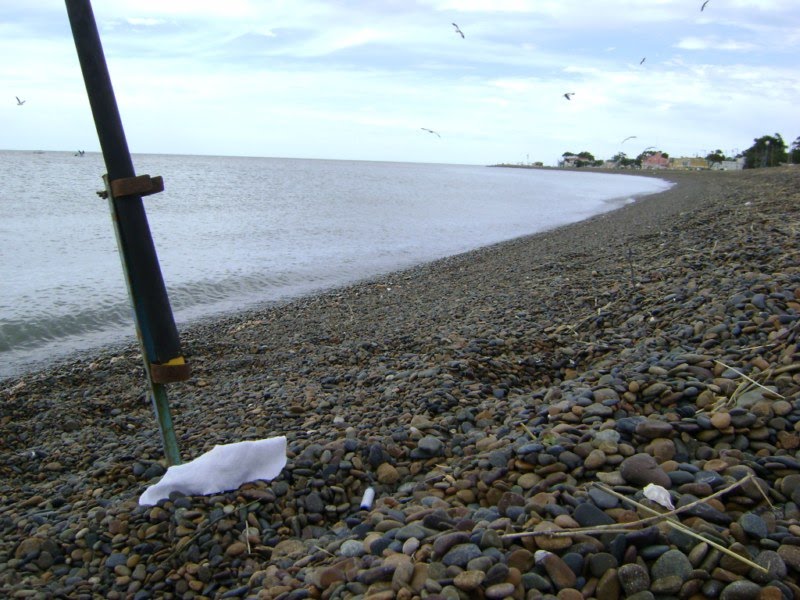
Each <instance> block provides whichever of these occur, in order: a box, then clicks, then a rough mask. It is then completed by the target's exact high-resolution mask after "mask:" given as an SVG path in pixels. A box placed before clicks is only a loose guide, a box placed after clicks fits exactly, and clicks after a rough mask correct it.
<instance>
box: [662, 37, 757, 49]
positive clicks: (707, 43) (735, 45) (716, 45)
mask: <svg viewBox="0 0 800 600" xmlns="http://www.w3.org/2000/svg"><path fill="white" fill-rule="evenodd" d="M675 47H676V48H681V49H683V50H732V51H737V52H744V51H747V50H753V49H754V48H756V45H755V44H752V43H750V42H742V41H737V40H730V39H728V40H722V39H718V38H713V37H707V38H700V37H686V38H683V39H681V40H680V41H679V42H678V43H677V44H675Z"/></svg>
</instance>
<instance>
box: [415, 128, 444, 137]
mask: <svg viewBox="0 0 800 600" xmlns="http://www.w3.org/2000/svg"><path fill="white" fill-rule="evenodd" d="M420 129H422V131H427V132H428V133H433V134H435V135H436V137H442V136H440V135H439V134H438V133H436V132H435V131H434V130H433V129H426V128H425V127H420Z"/></svg>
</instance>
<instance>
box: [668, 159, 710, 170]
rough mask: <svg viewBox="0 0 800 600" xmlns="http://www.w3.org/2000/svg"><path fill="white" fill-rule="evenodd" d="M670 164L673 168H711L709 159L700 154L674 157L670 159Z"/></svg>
mask: <svg viewBox="0 0 800 600" xmlns="http://www.w3.org/2000/svg"><path fill="white" fill-rule="evenodd" d="M669 166H670V168H672V169H690V170H692V171H701V170H704V169H708V168H709V166H708V161H707V160H706V159H705V158H700V157H699V156H691V157H687V156H682V157H680V158H672V159H670V161H669Z"/></svg>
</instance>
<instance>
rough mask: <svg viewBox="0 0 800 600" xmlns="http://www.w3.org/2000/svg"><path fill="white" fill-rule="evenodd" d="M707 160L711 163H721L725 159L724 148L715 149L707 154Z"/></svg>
mask: <svg viewBox="0 0 800 600" xmlns="http://www.w3.org/2000/svg"><path fill="white" fill-rule="evenodd" d="M706 160H707V161H708V162H711V163H721V162H722V161H723V160H725V153H724V152H722V150H714V151H713V152H711V153H709V154H707V155H706Z"/></svg>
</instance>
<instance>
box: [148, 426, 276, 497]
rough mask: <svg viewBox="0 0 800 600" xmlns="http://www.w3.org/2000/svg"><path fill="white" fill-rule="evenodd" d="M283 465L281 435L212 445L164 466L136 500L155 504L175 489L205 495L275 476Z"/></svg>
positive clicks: (185, 492)
mask: <svg viewBox="0 0 800 600" xmlns="http://www.w3.org/2000/svg"><path fill="white" fill-rule="evenodd" d="M284 466H286V438H285V437H284V436H280V437H272V438H267V439H265V440H256V441H252V442H237V443H235V444H223V445H220V446H214V448H212V449H211V450H209V451H208V452H206V453H205V454H201V455H200V456H198V457H197V458H195V459H194V460H193V461H191V462H188V463H185V464H182V465H175V466H172V467H170V468H169V469H167V472H166V473H164V476H163V477H162V478H161V480H160V481H159V482H158V483H156V484H154V485H151V486H150V487H149V488H147V489H146V490H145V491H144V493H143V494H142V495H141V496H140V497H139V504H140V505H151V504H156V503H157V502H158V501H159V500H161V499H162V498H169V495H170V493H172V492H176V491H177V492H182V493H184V494H186V495H195V496H204V495H207V494H216V493H219V492H226V491H229V490H235V489H236V488H238V487H239V486H240V485H242V484H243V483H247V482H248V481H256V480H258V479H266V480H270V479H274V478H275V477H277V476H278V475H279V474H280V472H281V470H282V469H283V467H284Z"/></svg>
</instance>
